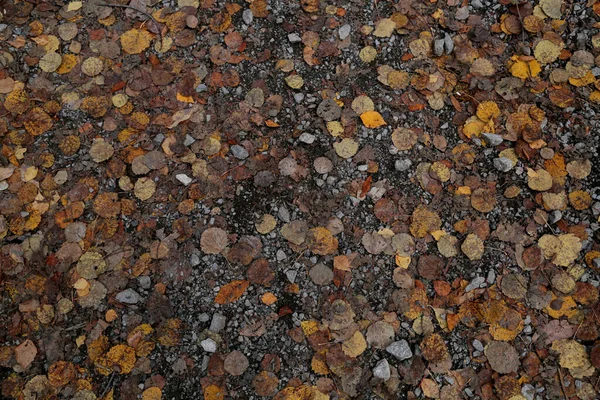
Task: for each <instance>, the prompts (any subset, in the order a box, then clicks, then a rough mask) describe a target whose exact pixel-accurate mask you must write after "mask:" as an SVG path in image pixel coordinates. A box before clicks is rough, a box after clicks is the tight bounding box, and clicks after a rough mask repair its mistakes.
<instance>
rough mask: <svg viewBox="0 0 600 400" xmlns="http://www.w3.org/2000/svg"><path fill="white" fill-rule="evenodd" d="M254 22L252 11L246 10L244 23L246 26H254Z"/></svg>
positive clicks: (243, 17)
mask: <svg viewBox="0 0 600 400" xmlns="http://www.w3.org/2000/svg"><path fill="white" fill-rule="evenodd" d="M253 20H254V15H253V14H252V10H250V9H246V10H244V12H243V13H242V21H244V23H245V24H246V25H250V24H252V21H253Z"/></svg>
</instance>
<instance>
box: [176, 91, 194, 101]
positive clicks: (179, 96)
mask: <svg viewBox="0 0 600 400" xmlns="http://www.w3.org/2000/svg"><path fill="white" fill-rule="evenodd" d="M176 97H177V100H178V101H181V102H182V103H193V102H194V98H193V97H192V96H184V95H182V94H181V93H177V95H176Z"/></svg>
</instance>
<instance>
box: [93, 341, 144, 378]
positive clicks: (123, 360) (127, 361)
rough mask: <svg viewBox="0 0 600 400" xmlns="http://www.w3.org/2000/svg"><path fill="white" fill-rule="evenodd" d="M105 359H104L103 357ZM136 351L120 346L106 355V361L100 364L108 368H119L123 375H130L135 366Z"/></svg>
mask: <svg viewBox="0 0 600 400" xmlns="http://www.w3.org/2000/svg"><path fill="white" fill-rule="evenodd" d="M103 358H104V357H103ZM135 361H136V358H135V350H134V348H133V347H129V346H127V345H126V344H118V345H116V346H114V347H112V348H111V349H110V350H109V351H108V353H106V356H105V360H102V359H101V360H100V361H99V363H100V365H102V366H106V367H115V366H116V367H118V368H119V371H120V373H121V374H128V373H130V372H131V371H132V370H133V367H134V366H135ZM105 363H106V364H105Z"/></svg>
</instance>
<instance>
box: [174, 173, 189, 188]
mask: <svg viewBox="0 0 600 400" xmlns="http://www.w3.org/2000/svg"><path fill="white" fill-rule="evenodd" d="M175 178H176V179H177V180H178V181H179V182H181V183H183V184H184V185H185V186H187V185H189V184H190V183H192V178H190V177H189V176H187V175H186V174H177V175H175Z"/></svg>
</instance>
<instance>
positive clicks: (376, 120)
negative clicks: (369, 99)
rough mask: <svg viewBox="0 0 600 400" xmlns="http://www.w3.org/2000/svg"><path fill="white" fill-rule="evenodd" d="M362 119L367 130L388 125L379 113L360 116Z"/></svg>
mask: <svg viewBox="0 0 600 400" xmlns="http://www.w3.org/2000/svg"><path fill="white" fill-rule="evenodd" d="M360 119H361V120H362V122H363V124H365V126H366V127H367V128H379V127H380V126H382V125H385V124H386V123H385V121H384V120H383V117H382V116H381V114H379V113H378V112H377V111H367V112H364V113H362V114H361V115H360Z"/></svg>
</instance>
